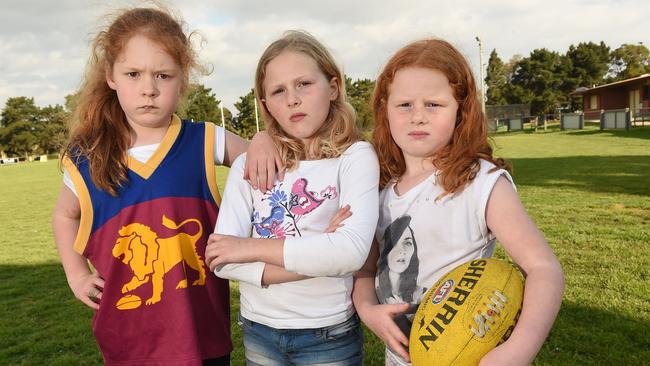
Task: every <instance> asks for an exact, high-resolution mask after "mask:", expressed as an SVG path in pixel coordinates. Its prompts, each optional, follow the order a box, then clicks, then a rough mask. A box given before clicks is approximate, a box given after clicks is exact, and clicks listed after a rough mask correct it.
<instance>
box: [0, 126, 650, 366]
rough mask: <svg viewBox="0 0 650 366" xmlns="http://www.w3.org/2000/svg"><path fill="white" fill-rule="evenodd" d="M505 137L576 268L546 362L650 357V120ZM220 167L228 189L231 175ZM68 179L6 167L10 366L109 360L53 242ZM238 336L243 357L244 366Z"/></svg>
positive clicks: (560, 249)
mask: <svg viewBox="0 0 650 366" xmlns="http://www.w3.org/2000/svg"><path fill="white" fill-rule="evenodd" d="M494 142H495V146H496V154H497V155H498V156H502V157H504V158H506V159H508V161H510V162H511V163H512V165H513V168H514V169H513V175H514V179H515V182H516V183H517V187H518V190H519V193H520V195H521V198H522V201H523V202H524V204H525V205H526V207H527V208H528V210H529V212H530V215H531V216H532V217H533V219H534V220H535V222H536V223H537V224H538V226H539V227H540V228H541V229H542V231H543V232H544V233H545V235H546V237H547V239H548V241H549V243H551V245H552V246H553V248H554V249H555V251H556V253H557V255H558V257H559V258H560V261H561V263H562V265H563V267H564V271H565V274H566V281H567V285H566V292H565V296H564V302H563V305H562V309H561V311H560V315H559V317H558V319H557V321H556V323H555V326H554V328H553V331H552V333H551V335H550V337H549V338H548V340H547V342H546V343H545V345H544V347H543V348H542V351H541V352H540V354H539V355H538V357H537V360H536V361H535V365H644V364H648V362H649V361H648V360H650V127H644V128H635V129H633V130H631V131H629V132H625V131H599V130H598V129H597V128H596V127H594V126H593V125H589V126H588V127H587V129H585V130H580V131H559V130H558V128H557V127H556V126H550V128H549V129H548V130H547V132H543V131H541V130H540V131H538V132H536V133H533V132H531V131H521V132H512V133H503V132H500V133H498V134H497V135H495V137H494ZM218 174H219V178H220V184H223V180H224V179H225V170H219V173H218ZM60 184H61V173H60V172H59V171H58V166H57V162H56V161H50V162H47V163H38V162H35V163H26V164H20V165H13V166H0V187H1V188H0V207H1V208H2V210H1V211H0V229H1V231H2V240H1V241H0V365H45V364H47V365H92V364H101V356H100V355H99V352H98V350H97V346H96V345H95V342H94V339H93V336H92V333H91V331H90V318H91V316H92V314H91V311H90V310H89V309H87V308H86V307H85V306H84V305H82V304H81V303H80V302H78V301H77V300H75V299H74V297H73V295H72V293H71V292H70V291H69V289H68V287H67V283H66V280H65V276H64V274H63V270H62V268H61V266H60V264H59V262H58V257H57V254H56V250H55V248H54V243H53V240H52V234H51V229H50V215H51V212H52V208H53V206H54V202H55V199H56V196H57V194H58V190H59V189H60ZM498 255H499V256H503V252H501V251H499V252H498ZM231 287H232V288H233V289H234V290H235V291H233V293H234V295H235V296H233V299H232V304H233V315H234V314H235V313H236V310H237V309H238V299H237V292H236V289H237V287H236V286H231ZM233 324H235V323H233ZM233 331H234V337H235V345H236V350H235V353H234V355H233V359H234V362H233V364H234V365H242V364H243V362H242V361H241V360H242V346H241V335H240V332H239V330H238V327H237V326H236V325H234V326H233ZM366 354H367V357H366V364H367V365H380V364H381V362H382V358H383V346H382V345H381V344H380V342H378V341H377V339H376V338H374V337H373V336H371V335H367V337H366Z"/></svg>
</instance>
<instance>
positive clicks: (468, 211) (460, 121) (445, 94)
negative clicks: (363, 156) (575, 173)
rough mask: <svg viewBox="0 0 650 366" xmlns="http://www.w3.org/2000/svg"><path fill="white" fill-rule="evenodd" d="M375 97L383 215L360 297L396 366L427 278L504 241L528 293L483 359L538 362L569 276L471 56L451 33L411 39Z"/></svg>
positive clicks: (357, 289) (358, 281) (361, 276)
mask: <svg viewBox="0 0 650 366" xmlns="http://www.w3.org/2000/svg"><path fill="white" fill-rule="evenodd" d="M372 103H373V110H374V114H375V130H374V135H373V137H374V143H375V147H376V151H377V154H378V157H379V163H380V174H381V177H380V186H381V187H382V191H381V193H380V199H379V202H380V213H379V223H378V226H377V230H376V233H375V242H374V244H373V247H372V250H371V253H370V255H369V257H368V260H367V261H366V264H365V265H364V267H363V269H362V270H361V271H359V272H358V273H357V274H356V275H355V285H354V292H353V299H354V304H355V307H356V309H357V312H358V313H359V315H360V317H361V319H362V320H363V321H364V323H365V324H366V325H367V326H368V327H369V328H370V329H371V330H372V331H373V332H374V333H375V334H377V335H378V336H379V337H380V338H381V339H382V340H383V341H384V342H385V343H386V345H387V349H386V365H408V362H409V357H408V336H409V333H410V327H411V319H412V318H413V314H414V312H415V310H416V309H417V305H418V304H419V302H420V301H421V300H422V298H423V296H424V294H425V292H426V291H427V290H428V287H429V286H431V285H432V284H433V283H435V282H436V281H437V280H438V279H439V277H441V276H442V275H444V274H445V273H446V272H448V271H449V270H451V269H452V268H454V267H456V266H457V265H459V264H461V263H463V262H466V261H468V260H471V259H476V258H485V257H490V256H491V255H492V253H493V251H494V248H495V245H496V239H498V240H499V241H500V243H501V244H502V246H503V248H504V249H505V251H506V252H507V253H508V255H510V256H511V257H512V259H513V260H514V262H516V263H517V265H519V266H520V267H521V269H522V271H523V272H524V273H525V275H526V283H525V293H524V302H523V309H522V313H521V316H520V318H519V322H518V324H517V326H516V327H515V329H514V331H513V332H512V335H511V337H510V338H509V339H508V340H507V341H506V342H505V343H503V344H502V345H500V346H498V347H496V348H495V349H494V350H492V351H491V352H489V353H488V354H486V355H485V356H484V357H483V359H482V360H481V365H528V364H530V363H531V362H532V360H533V359H534V358H535V355H536V354H537V352H538V351H539V349H540V347H541V346H542V344H543V343H544V340H545V338H546V336H547V335H548V332H549V331H550V329H551V326H552V325H553V321H554V319H555V317H556V315H557V312H558V310H559V308H560V304H561V302H562V293H563V290H564V278H563V274H562V269H561V267H560V264H559V262H558V260H557V258H556V256H555V255H554V253H553V251H552V250H551V248H550V247H549V245H548V243H547V242H546V240H545V239H544V236H543V235H542V233H541V232H540V231H539V230H538V229H537V227H536V226H535V224H534V223H533V221H532V220H531V219H530V218H529V217H528V215H527V214H526V211H525V209H524V207H523V206H522V204H521V202H520V200H519V197H518V196H517V193H516V190H515V186H514V183H513V180H512V177H511V176H510V174H509V173H508V168H507V167H506V166H505V163H504V161H503V159H500V158H495V157H494V156H493V155H492V148H491V147H490V144H489V142H488V134H487V124H486V119H485V116H484V114H483V113H482V111H481V109H480V105H479V102H478V98H477V92H476V84H475V82H474V78H473V76H472V72H471V70H470V67H469V65H468V63H467V61H466V60H465V58H464V57H463V56H462V55H461V54H460V53H459V52H458V50H456V49H455V48H454V47H453V46H452V45H450V44H449V43H447V42H445V41H442V40H438V39H427V40H421V41H416V42H413V43H411V44H409V45H407V46H405V47H403V48H402V49H400V50H399V51H397V53H396V54H395V55H393V57H392V58H391V59H390V60H389V61H388V63H387V65H386V66H385V67H384V69H383V71H382V72H381V74H380V75H379V77H378V79H377V85H376V89H375V92H374V95H373V102H372ZM413 257H417V258H415V259H414V258H413ZM413 263H417V266H415V267H417V268H414V265H413ZM432 361H435V360H432Z"/></svg>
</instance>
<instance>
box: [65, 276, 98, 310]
mask: <svg viewBox="0 0 650 366" xmlns="http://www.w3.org/2000/svg"><path fill="white" fill-rule="evenodd" d="M69 284H70V289H71V290H72V293H74V296H75V297H76V298H77V299H79V300H80V301H81V302H83V303H84V304H86V305H87V306H88V307H89V308H91V309H94V310H97V309H99V302H100V300H101V299H102V292H103V290H104V280H103V279H102V278H101V277H99V275H98V274H97V273H95V272H88V273H84V274H83V275H80V276H78V277H76V278H72V279H70V281H69Z"/></svg>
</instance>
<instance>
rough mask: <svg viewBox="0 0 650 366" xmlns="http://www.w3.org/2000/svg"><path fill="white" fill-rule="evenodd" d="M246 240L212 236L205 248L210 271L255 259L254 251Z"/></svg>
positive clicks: (235, 237) (227, 236)
mask: <svg viewBox="0 0 650 366" xmlns="http://www.w3.org/2000/svg"><path fill="white" fill-rule="evenodd" d="M245 239H246V238H240V237H238V236H231V235H221V234H210V237H209V238H208V244H207V246H206V248H205V263H206V264H207V265H208V267H209V268H210V271H212V272H213V271H214V269H215V268H216V267H218V266H221V265H224V264H230V263H248V262H252V261H254V260H255V259H254V258H253V255H252V254H253V253H254V251H253V250H252V247H251V246H250V245H248V242H247V241H246V240H245Z"/></svg>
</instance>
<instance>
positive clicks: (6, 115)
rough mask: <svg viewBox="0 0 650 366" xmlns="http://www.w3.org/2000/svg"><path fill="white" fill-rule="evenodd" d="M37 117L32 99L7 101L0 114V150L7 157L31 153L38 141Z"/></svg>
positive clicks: (14, 98) (38, 113)
mask: <svg viewBox="0 0 650 366" xmlns="http://www.w3.org/2000/svg"><path fill="white" fill-rule="evenodd" d="M39 117H40V112H39V109H38V107H37V106H36V105H35V104H34V98H27V97H13V98H9V99H7V102H6V103H5V107H4V109H3V110H2V113H0V149H2V150H4V152H5V153H6V154H7V155H9V156H12V155H23V156H27V155H29V154H30V153H32V152H33V151H34V148H35V145H36V144H37V140H38V139H37V134H38V122H39Z"/></svg>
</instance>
